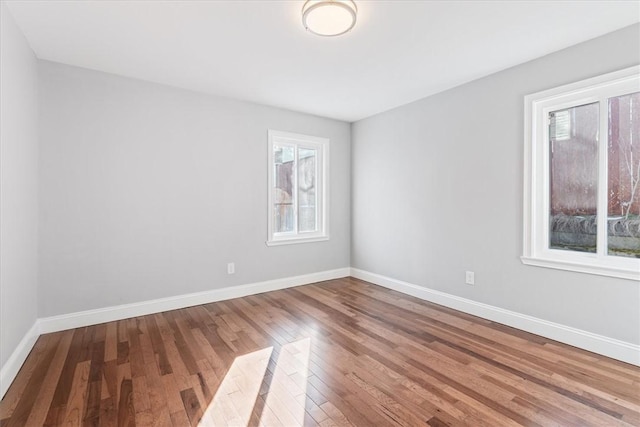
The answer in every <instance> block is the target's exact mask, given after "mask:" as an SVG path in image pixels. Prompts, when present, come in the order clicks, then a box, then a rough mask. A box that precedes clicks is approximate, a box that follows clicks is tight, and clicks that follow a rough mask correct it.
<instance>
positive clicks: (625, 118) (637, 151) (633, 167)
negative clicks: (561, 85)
mask: <svg viewBox="0 0 640 427" xmlns="http://www.w3.org/2000/svg"><path fill="white" fill-rule="evenodd" d="M608 163H609V165H608V166H609V168H608V175H609V176H608V191H607V198H608V214H609V216H608V220H609V221H608V239H607V240H608V245H607V246H608V248H607V251H608V254H609V255H617V256H626V257H636V258H640V188H639V187H640V92H636V93H632V94H628V95H624V96H617V97H614V98H610V99H609V145H608Z"/></svg>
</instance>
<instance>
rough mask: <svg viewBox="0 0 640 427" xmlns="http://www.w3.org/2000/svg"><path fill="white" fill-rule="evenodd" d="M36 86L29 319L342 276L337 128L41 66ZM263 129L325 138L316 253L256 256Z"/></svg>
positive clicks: (344, 251) (344, 209)
mask: <svg viewBox="0 0 640 427" xmlns="http://www.w3.org/2000/svg"><path fill="white" fill-rule="evenodd" d="M39 76H40V80H39V82H40V102H41V104H40V105H41V112H42V113H41V120H40V135H41V140H40V186H41V187H40V188H41V199H40V269H41V275H40V293H39V301H40V311H39V315H40V316H41V317H46V316H51V315H56V314H63V313H71V312H77V311H81V310H88V309H94V308H99V307H108V306H113V305H117V304H123V303H132V302H137V301H145V300H150V299H154V298H161V297H168V296H173V295H182V294H186V293H190V292H198V291H205V290H210V289H215V288H221V287H226V286H233V285H238V284H245V283H254V282H258V281H263V280H269V279H276V278H281V277H289V276H296V275H301V274H307V273H312V272H318V271H324V270H331V269H336V268H342V267H348V266H349V263H350V234H351V233H350V216H351V214H350V163H351V160H350V152H351V147H350V132H351V129H350V125H349V124H348V123H345V122H340V121H335V120H329V119H324V118H319V117H314V116H309V115H305V114H300V113H294V112H290V111H285V110H280V109H275V108H270V107H265V106H260V105H255V104H249V103H244V102H239V101H233V100H228V99H223V98H218V97H213V96H208V95H204V94H198V93H194V92H189V91H185V90H180V89H175V88H170V87H167V86H162V85H157V84H152V83H147V82H143V81H138V80H133V79H127V78H122V77H118V76H115V75H110V74H105V73H100V72H95V71H90V70H86V69H80V68H75V67H70V66H66V65H60V64H56V63H51V62H41V63H40V74H39ZM268 129H276V130H283V131H290V132H297V133H303V134H308V135H315V136H321V137H328V138H330V139H331V146H330V150H331V153H330V156H331V163H330V169H331V170H330V185H331V198H330V221H331V223H330V227H331V228H330V232H331V239H330V240H329V241H328V242H318V243H306V244H298V245H286V246H277V247H267V246H266V245H265V241H266V239H267V130H268ZM228 262H235V263H236V274H235V275H227V271H226V269H227V263H228Z"/></svg>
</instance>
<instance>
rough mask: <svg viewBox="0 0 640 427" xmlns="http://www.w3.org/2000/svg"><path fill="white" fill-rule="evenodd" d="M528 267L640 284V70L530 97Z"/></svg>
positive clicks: (525, 258)
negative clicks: (605, 277) (562, 270)
mask: <svg viewBox="0 0 640 427" xmlns="http://www.w3.org/2000/svg"><path fill="white" fill-rule="evenodd" d="M524 181H525V197H524V205H525V206H524V228H525V230H524V254H523V257H522V261H523V262H524V263H525V264H531V265H538V266H543V267H551V268H560V269H566V270H573V271H581V272H585V273H593V274H601V275H607V276H614V277H622V278H627V279H635V280H640V67H632V68H629V69H625V70H622V71H618V72H615V73H611V74H607V75H604V76H600V77H596V78H593V79H589V80H585V81H582V82H578V83H574V84H571V85H567V86H563V87H559V88H555V89H551V90H547V91H544V92H539V93H536V94H532V95H529V96H527V97H526V98H525V177H524Z"/></svg>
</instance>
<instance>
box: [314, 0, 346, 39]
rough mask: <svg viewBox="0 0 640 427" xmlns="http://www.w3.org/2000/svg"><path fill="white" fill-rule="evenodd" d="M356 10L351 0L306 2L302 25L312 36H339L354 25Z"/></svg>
mask: <svg viewBox="0 0 640 427" xmlns="http://www.w3.org/2000/svg"><path fill="white" fill-rule="evenodd" d="M357 12H358V8H357V7H356V4H355V3H354V2H353V0H307V1H306V2H305V4H304V6H302V23H303V25H304V27H305V28H306V29H307V30H309V31H311V32H312V33H313V34H317V35H319V36H328V37H330V36H339V35H340V34H344V33H346V32H347V31H349V30H351V29H352V28H353V26H354V25H356V14H357Z"/></svg>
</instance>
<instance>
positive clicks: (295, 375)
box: [260, 338, 311, 426]
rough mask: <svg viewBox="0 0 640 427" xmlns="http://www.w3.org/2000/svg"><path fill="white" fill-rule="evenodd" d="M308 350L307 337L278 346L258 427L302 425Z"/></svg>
mask: <svg viewBox="0 0 640 427" xmlns="http://www.w3.org/2000/svg"><path fill="white" fill-rule="evenodd" d="M310 351H311V338H305V339H302V340H299V341H296V342H293V343H289V344H286V345H284V346H282V348H281V349H280V355H279V356H278V361H277V363H276V366H275V371H274V372H273V378H272V380H271V385H270V387H269V392H268V393H267V396H266V401H265V405H264V409H263V410H262V414H261V416H260V425H264V426H272V425H285V426H302V425H303V424H304V414H305V401H306V397H307V396H306V394H307V379H308V377H309V355H310Z"/></svg>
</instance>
